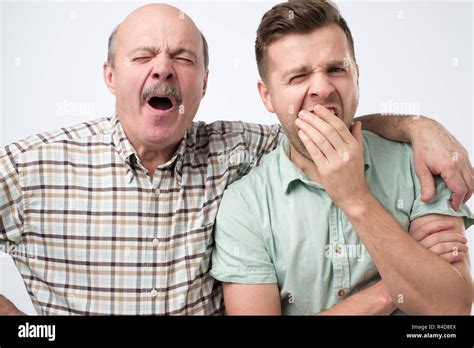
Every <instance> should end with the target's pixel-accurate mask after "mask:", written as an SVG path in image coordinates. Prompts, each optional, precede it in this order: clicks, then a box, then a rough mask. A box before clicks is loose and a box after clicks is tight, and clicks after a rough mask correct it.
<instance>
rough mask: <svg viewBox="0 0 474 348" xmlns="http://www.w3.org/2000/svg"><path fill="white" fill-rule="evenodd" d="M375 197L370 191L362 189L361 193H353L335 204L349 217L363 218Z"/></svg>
mask: <svg viewBox="0 0 474 348" xmlns="http://www.w3.org/2000/svg"><path fill="white" fill-rule="evenodd" d="M374 200H375V201H376V199H375V197H374V196H373V195H372V193H371V192H370V191H368V190H367V191H364V192H363V193H361V194H358V195H354V196H353V197H351V198H350V199H348V200H347V201H345V202H341V203H340V204H337V205H338V206H339V208H340V209H341V210H342V211H343V212H344V213H345V214H346V215H347V217H348V218H349V219H352V218H355V219H357V218H364V217H365V216H366V215H367V213H368V211H370V209H371V208H370V207H371V206H372V205H373V203H374Z"/></svg>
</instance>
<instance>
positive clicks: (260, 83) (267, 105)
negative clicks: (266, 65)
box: [257, 80, 275, 113]
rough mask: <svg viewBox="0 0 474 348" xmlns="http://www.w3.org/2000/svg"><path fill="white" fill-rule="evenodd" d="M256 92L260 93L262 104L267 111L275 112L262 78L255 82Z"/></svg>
mask: <svg viewBox="0 0 474 348" xmlns="http://www.w3.org/2000/svg"><path fill="white" fill-rule="evenodd" d="M257 88H258V93H259V94H260V98H262V101H263V104H264V105H265V108H266V109H267V111H268V112H271V113H275V110H274V109H273V104H272V100H271V96H270V91H269V88H268V87H267V86H266V85H265V82H263V81H262V80H258V82H257Z"/></svg>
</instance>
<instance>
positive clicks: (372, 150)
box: [363, 131, 413, 169]
mask: <svg viewBox="0 0 474 348" xmlns="http://www.w3.org/2000/svg"><path fill="white" fill-rule="evenodd" d="M363 137H364V147H366V148H367V151H365V155H368V156H369V161H370V162H371V163H372V164H374V165H375V167H382V166H383V165H384V164H388V166H389V167H390V166H395V165H396V166H398V167H399V166H400V165H403V167H406V166H408V168H405V169H409V168H410V166H411V162H412V157H413V156H412V147H411V144H410V143H402V142H397V141H391V140H387V139H385V138H382V137H381V136H379V135H377V134H375V133H372V132H369V131H363Z"/></svg>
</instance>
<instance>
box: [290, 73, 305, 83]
mask: <svg viewBox="0 0 474 348" xmlns="http://www.w3.org/2000/svg"><path fill="white" fill-rule="evenodd" d="M305 76H306V74H300V75H296V76H293V77H292V78H291V79H290V83H297V82H298V81H301V80H302V79H303V78H304V77H305Z"/></svg>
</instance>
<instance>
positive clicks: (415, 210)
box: [211, 131, 474, 315]
mask: <svg viewBox="0 0 474 348" xmlns="http://www.w3.org/2000/svg"><path fill="white" fill-rule="evenodd" d="M363 136H364V162H365V178H366V181H367V185H368V187H369V189H370V191H371V192H372V193H373V194H374V195H375V197H377V199H378V200H379V201H380V203H381V204H382V205H383V206H384V207H385V208H386V209H387V210H388V211H389V212H390V213H391V214H392V215H393V216H394V217H395V218H396V219H397V220H398V221H399V222H400V224H401V225H402V226H403V227H404V228H405V229H406V230H407V231H408V228H409V225H410V221H412V220H413V219H416V218H418V217H421V216H424V215H428V214H443V215H451V216H462V217H465V225H466V228H467V227H468V226H470V225H471V224H472V223H474V220H473V219H472V218H473V216H472V214H471V212H470V211H469V209H468V208H467V206H465V205H463V206H462V207H461V209H460V211H455V210H453V209H452V208H451V205H450V201H449V198H450V196H451V192H450V191H449V189H448V188H447V187H446V185H445V183H444V182H443V181H442V180H441V179H440V178H439V177H438V178H437V179H436V188H437V195H436V198H435V199H434V200H433V201H432V202H430V203H429V204H425V203H423V202H422V201H421V198H420V197H421V189H420V184H419V182H418V178H417V177H416V174H415V169H414V165H413V160H412V150H411V147H410V145H409V144H404V143H397V142H392V141H388V140H385V139H383V138H381V137H379V136H377V135H375V134H373V133H370V132H366V131H364V132H363ZM288 149H289V144H288V140H287V139H286V138H284V139H283V140H282V142H281V144H280V145H279V147H278V148H277V149H276V150H275V151H274V152H273V153H271V154H269V155H267V157H266V158H264V160H263V162H262V164H261V165H260V166H259V167H257V168H254V169H253V170H252V171H251V172H250V174H248V175H247V176H245V177H244V178H242V179H241V180H239V181H237V182H235V183H234V184H232V185H230V186H229V187H228V189H227V190H226V191H225V193H224V197H223V199H222V202H221V205H220V207H219V211H218V214H217V220H216V225H215V236H214V238H215V247H214V250H213V254H212V269H211V275H212V276H213V277H214V278H215V279H218V280H220V281H222V282H230V283H242V284H266V283H277V284H278V288H279V291H280V299H281V306H282V313H283V314H287V315H289V314H303V315H307V314H314V313H317V312H321V311H324V310H326V309H329V308H331V307H333V306H334V305H336V304H337V303H338V302H340V301H342V300H343V299H344V298H346V297H347V296H350V295H352V294H354V293H356V292H357V291H360V290H361V289H363V288H365V287H367V286H369V285H371V284H373V283H374V282H376V281H377V280H378V279H380V276H379V274H378V272H377V269H376V267H375V264H374V262H373V261H372V259H371V257H370V255H369V254H368V252H367V249H366V248H365V246H364V244H363V242H362V240H361V239H360V238H359V236H358V234H357V232H356V231H355V230H354V229H353V228H352V225H351V223H350V221H349V220H348V218H347V217H346V215H345V214H344V213H343V212H342V211H341V210H340V209H339V208H338V207H337V206H336V205H334V204H333V203H332V202H331V200H330V198H329V196H328V195H327V193H326V191H325V190H324V188H323V187H322V186H320V185H318V184H316V183H315V182H313V181H312V180H311V179H309V178H308V177H306V176H305V175H304V174H303V172H302V171H301V170H299V168H298V167H296V165H295V164H294V163H293V162H291V161H290V159H289V158H288ZM407 233H408V232H407Z"/></svg>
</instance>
